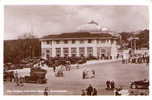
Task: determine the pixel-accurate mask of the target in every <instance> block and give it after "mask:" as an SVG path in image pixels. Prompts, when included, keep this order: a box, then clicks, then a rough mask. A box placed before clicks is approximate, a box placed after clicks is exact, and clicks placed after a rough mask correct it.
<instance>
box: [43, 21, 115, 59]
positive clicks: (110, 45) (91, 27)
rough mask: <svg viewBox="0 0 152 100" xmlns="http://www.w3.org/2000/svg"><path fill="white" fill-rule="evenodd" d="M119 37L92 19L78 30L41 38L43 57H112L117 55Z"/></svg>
mask: <svg viewBox="0 0 152 100" xmlns="http://www.w3.org/2000/svg"><path fill="white" fill-rule="evenodd" d="M117 40H118V37H117V36H114V35H112V34H111V32H108V31H107V29H106V30H105V28H104V31H103V30H102V28H100V26H99V25H98V23H96V22H94V21H91V22H89V23H87V24H85V25H81V26H79V28H78V30H77V32H69V33H61V34H57V35H48V36H44V37H43V38H41V52H42V54H41V55H42V57H43V58H45V59H46V58H49V57H59V56H60V57H65V56H69V57H71V56H84V57H89V56H94V57H96V58H103V57H107V58H112V59H114V58H115V57H116V56H117V52H118V51H117Z"/></svg>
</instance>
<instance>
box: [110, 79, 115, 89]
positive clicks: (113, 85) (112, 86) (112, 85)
mask: <svg viewBox="0 0 152 100" xmlns="http://www.w3.org/2000/svg"><path fill="white" fill-rule="evenodd" d="M110 84H111V89H114V88H115V82H114V81H111V83H110Z"/></svg>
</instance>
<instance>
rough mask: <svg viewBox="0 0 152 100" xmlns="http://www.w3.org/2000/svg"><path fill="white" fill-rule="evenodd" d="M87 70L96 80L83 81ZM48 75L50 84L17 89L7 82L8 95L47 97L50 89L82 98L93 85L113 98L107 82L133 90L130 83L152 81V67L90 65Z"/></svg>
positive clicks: (101, 93) (102, 93) (113, 63)
mask: <svg viewBox="0 0 152 100" xmlns="http://www.w3.org/2000/svg"><path fill="white" fill-rule="evenodd" d="M86 68H90V69H94V70H95V72H96V76H95V78H92V79H82V72H83V70H84V69H86ZM47 73H48V74H47V77H48V83H47V84H31V83H25V84H24V86H23V87H17V86H16V85H15V83H10V82H5V83H4V94H5V95H43V91H44V88H45V87H48V88H49V90H50V92H49V95H80V94H81V90H82V89H85V88H87V86H88V84H92V85H93V87H96V88H97V90H98V94H99V95H112V94H113V91H107V90H105V87H106V85H105V81H106V80H113V81H115V83H116V87H119V86H121V87H123V88H129V85H128V84H129V82H130V81H134V80H142V79H145V78H146V79H149V68H148V66H147V65H146V64H122V63H121V62H112V63H102V64H90V65H85V66H81V67H80V68H79V69H76V68H73V69H72V70H71V71H64V77H55V76H54V72H53V71H52V69H48V70H47ZM14 90H15V91H14ZM12 91H14V92H12ZM20 91H22V92H20Z"/></svg>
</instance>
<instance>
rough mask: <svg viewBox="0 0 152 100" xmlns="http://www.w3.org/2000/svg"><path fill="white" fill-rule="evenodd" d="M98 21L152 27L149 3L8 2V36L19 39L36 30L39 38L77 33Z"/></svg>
mask: <svg viewBox="0 0 152 100" xmlns="http://www.w3.org/2000/svg"><path fill="white" fill-rule="evenodd" d="M90 20H94V21H96V22H98V24H99V25H100V26H101V27H102V28H105V27H106V28H108V29H109V30H111V31H115V32H124V31H125V32H131V31H138V30H143V29H148V26H149V13H148V7H147V6H139V5H138V6H135V5H133V6H116V5H115V6H112V5H109V6H107V5H6V6H5V9H4V39H5V40H8V39H17V38H19V37H20V36H23V35H24V34H25V33H30V32H32V33H33V35H35V36H36V37H42V36H45V35H50V34H60V33H63V32H76V31H77V29H78V27H79V26H81V25H83V24H87V23H88V21H90Z"/></svg>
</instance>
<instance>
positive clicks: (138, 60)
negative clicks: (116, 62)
mask: <svg viewBox="0 0 152 100" xmlns="http://www.w3.org/2000/svg"><path fill="white" fill-rule="evenodd" d="M122 63H123V64H128V63H131V64H133V63H134V64H143V63H146V64H149V56H148V55H140V54H136V55H130V56H129V57H128V58H126V59H124V58H123V59H122Z"/></svg>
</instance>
